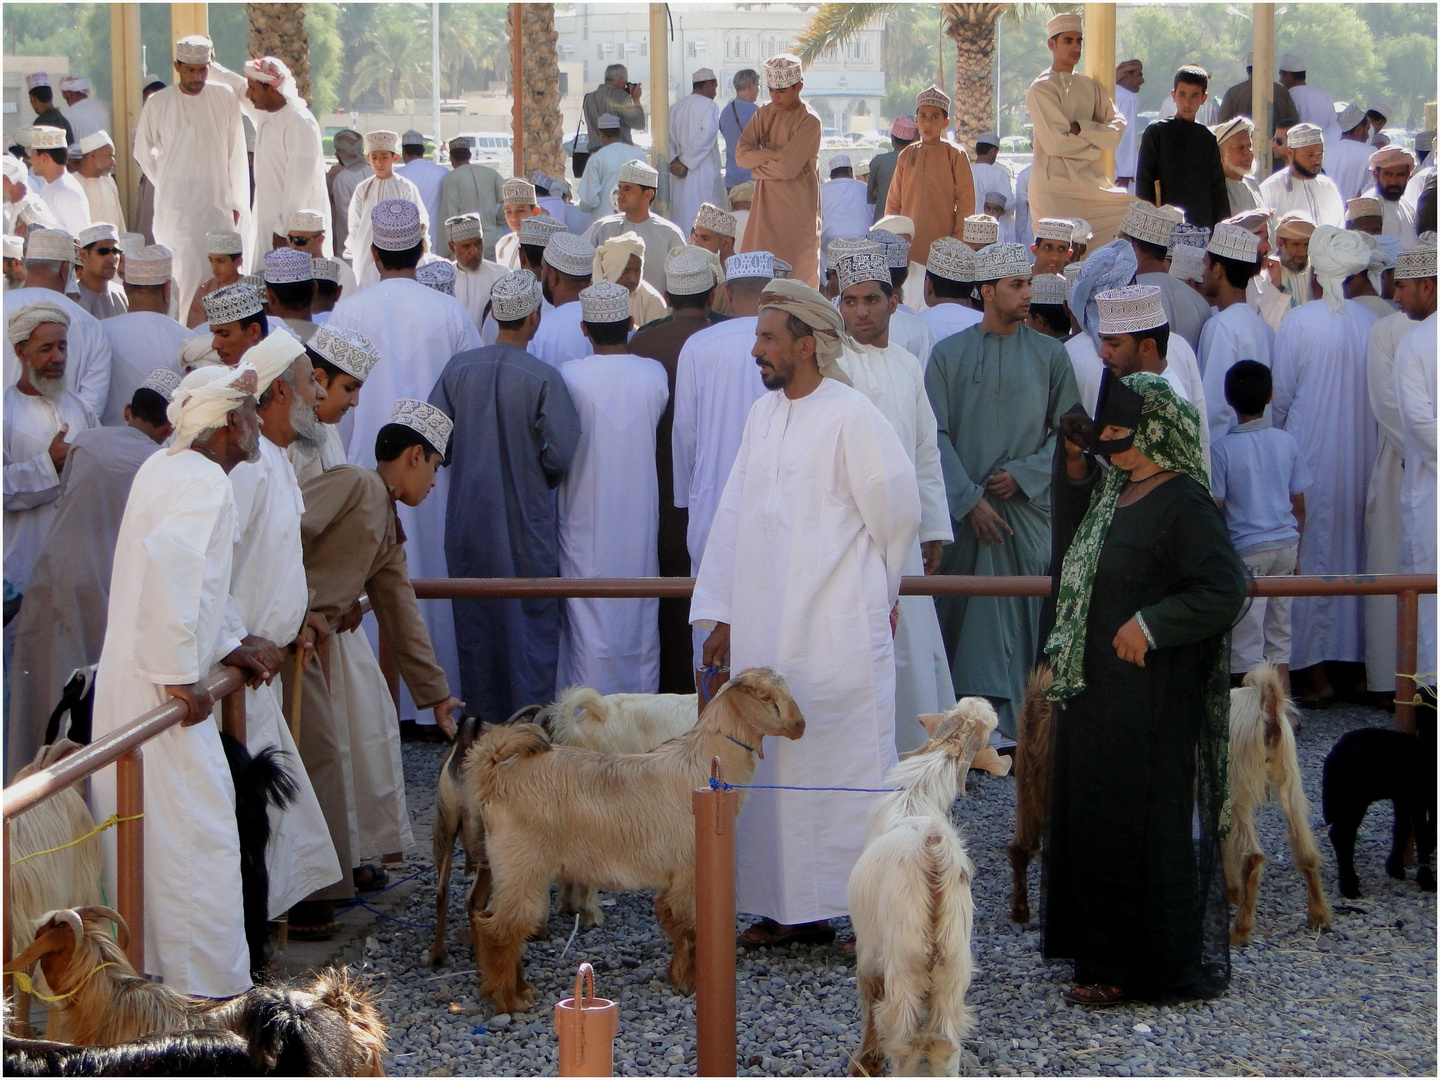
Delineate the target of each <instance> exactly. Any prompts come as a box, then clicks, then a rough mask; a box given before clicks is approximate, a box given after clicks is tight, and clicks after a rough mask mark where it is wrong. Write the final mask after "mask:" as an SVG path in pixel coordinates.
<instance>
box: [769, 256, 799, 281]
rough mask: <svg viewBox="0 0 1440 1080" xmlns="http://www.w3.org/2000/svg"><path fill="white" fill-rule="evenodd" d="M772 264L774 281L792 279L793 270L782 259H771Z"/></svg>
mask: <svg viewBox="0 0 1440 1080" xmlns="http://www.w3.org/2000/svg"><path fill="white" fill-rule="evenodd" d="M773 263H774V266H775V280H776V281H783V280H784V279H785V278H793V277H794V276H795V268H794V267H793V266H791V265H790V264H789V263H788V262H786V261H785V260H784V259H773Z"/></svg>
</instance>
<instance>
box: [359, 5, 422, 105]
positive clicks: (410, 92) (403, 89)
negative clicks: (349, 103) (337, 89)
mask: <svg viewBox="0 0 1440 1080" xmlns="http://www.w3.org/2000/svg"><path fill="white" fill-rule="evenodd" d="M387 14H389V15H390V17H389V18H385V19H382V20H380V21H379V22H377V23H375V24H374V25H373V26H372V27H371V28H370V30H369V32H368V33H367V35H366V42H367V44H368V45H369V46H370V48H369V50H368V51H367V52H366V53H365V54H364V55H363V56H361V57H360V58H359V60H358V61H357V62H356V64H355V73H354V75H353V76H351V79H350V96H351V97H352V98H358V97H359V96H360V95H362V94H364V93H365V92H366V91H368V90H375V91H376V92H378V93H379V94H380V95H381V96H382V97H383V98H384V102H385V107H386V108H387V109H389V108H393V107H394V102H395V99H396V98H402V97H403V98H414V97H420V96H428V95H429V93H430V33H429V30H430V27H429V19H428V18H425V19H424V25H423V26H422V25H421V20H422V16H421V15H417V14H415V12H414V11H413V10H411V9H410V8H408V7H401V6H400V5H396V9H392V11H391V12H389V13H387Z"/></svg>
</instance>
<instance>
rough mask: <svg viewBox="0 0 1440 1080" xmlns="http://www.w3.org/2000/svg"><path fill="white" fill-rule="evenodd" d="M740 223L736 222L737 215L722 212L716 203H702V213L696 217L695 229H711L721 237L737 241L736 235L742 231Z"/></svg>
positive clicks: (726, 211)
mask: <svg viewBox="0 0 1440 1080" xmlns="http://www.w3.org/2000/svg"><path fill="white" fill-rule="evenodd" d="M739 226H740V223H739V222H738V221H736V220H735V215H734V214H732V213H730V211H729V210H722V209H721V208H720V207H718V206H716V205H715V204H714V203H708V202H707V203H701V204H700V212H699V213H698V214H696V215H695V228H697V229H709V230H710V231H711V232H713V233H719V234H720V235H721V236H728V237H730V239H732V240H733V239H735V234H736V233H737V232H739V231H740V228H739Z"/></svg>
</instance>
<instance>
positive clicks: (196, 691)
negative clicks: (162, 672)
mask: <svg viewBox="0 0 1440 1080" xmlns="http://www.w3.org/2000/svg"><path fill="white" fill-rule="evenodd" d="M237 651H238V650H237ZM165 692H166V693H167V694H169V695H170V696H171V697H172V698H175V699H176V700H178V701H183V702H184V703H185V707H186V709H187V710H188V711H187V712H186V714H185V719H184V720H181V721H180V726H181V727H194V726H195V725H196V724H198V723H200V721H201V720H204V719H206V718H207V717H209V715H210V711H211V710H212V709H214V708H215V700H214V699H213V698H212V697H211V696H210V692H209V691H208V690H206V689H205V684H204V683H198V682H193V683H186V684H184V685H182V686H166V687H165Z"/></svg>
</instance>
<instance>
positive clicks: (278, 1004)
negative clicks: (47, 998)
mask: <svg viewBox="0 0 1440 1080" xmlns="http://www.w3.org/2000/svg"><path fill="white" fill-rule="evenodd" d="M108 922H114V923H115V925H116V926H117V927H118V928H119V931H120V940H119V941H118V942H117V941H116V940H115V939H113V938H112V937H111V936H110V934H109V932H108V930H107V928H106V924H107V923H108ZM129 938H130V930H129V927H128V926H126V924H125V920H124V919H123V918H122V917H121V916H120V914H119V913H118V912H116V911H114V910H112V909H110V908H106V907H87V908H80V909H78V910H66V911H54V912H50V913H49V915H48V916H47V918H46V919H45V921H44V922H43V923H42V925H41V927H40V929H39V931H38V932H37V933H36V936H35V940H34V941H32V942H31V943H30V944H29V945H28V946H27V947H26V948H25V949H24V951H22V952H21V953H20V955H18V956H17V957H15V958H14V959H13V960H12V961H11V962H10V963H9V964H7V965H5V970H6V971H19V970H23V969H25V968H26V967H28V966H29V965H30V964H33V963H34V962H35V961H37V960H38V961H39V962H40V967H41V970H42V971H43V972H44V973H45V978H46V981H48V982H49V984H50V986H51V988H52V990H53V991H54V992H55V994H56V995H57V996H61V997H63V1000H62V1001H59V1002H56V1003H55V1004H54V1006H53V1009H52V1012H54V1011H58V1012H60V1013H63V1014H64V1015H65V1018H66V1030H67V1032H68V1034H69V1038H70V1041H71V1042H73V1043H75V1044H79V1045H87V1046H114V1045H116V1044H119V1043H127V1042H131V1041H133V1040H135V1039H139V1038H141V1037H143V1036H147V1035H158V1034H162V1033H166V1032H169V1033H175V1032H181V1031H194V1030H198V1029H215V1030H221V1031H233V1032H235V1033H236V1034H237V1035H239V1036H241V1037H242V1038H244V1039H246V1040H248V1044H249V1046H250V1047H251V1052H252V1056H253V1055H254V1054H255V1053H257V1052H263V1054H265V1055H268V1056H269V1058H271V1059H273V1060H274V1062H275V1066H274V1067H275V1071H277V1072H284V1073H287V1074H288V1075H311V1076H316V1075H338V1076H380V1075H381V1074H382V1070H381V1055H382V1054H383V1053H384V1052H385V1024H384V1021H383V1020H381V1018H380V1013H379V1011H378V1010H377V1009H376V1006H375V1002H376V996H375V994H374V993H373V991H372V990H371V989H370V988H369V987H368V986H366V985H365V984H364V983H362V982H361V981H360V980H358V979H355V978H353V977H352V976H350V975H349V974H348V973H347V972H346V971H345V970H344V969H343V968H331V969H327V970H324V971H321V972H319V973H318V974H316V975H313V976H311V977H309V978H307V979H304V980H300V981H297V982H295V983H293V984H290V985H287V986H281V985H274V986H263V987H255V988H253V989H251V990H247V991H246V992H245V993H243V994H239V995H237V996H235V997H232V998H221V999H215V998H202V997H192V996H190V995H188V994H182V993H180V992H179V991H177V990H173V989H171V988H170V987H168V986H165V985H163V984H162V983H157V982H152V981H150V980H149V979H146V978H143V977H141V976H140V975H138V974H137V973H136V972H135V969H134V968H133V967H132V966H131V965H130V961H129V959H128V958H127V957H126V956H125V952H124V948H125V944H126V943H127V942H128V941H129ZM257 1047H258V1048H259V1050H258V1051H257Z"/></svg>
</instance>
